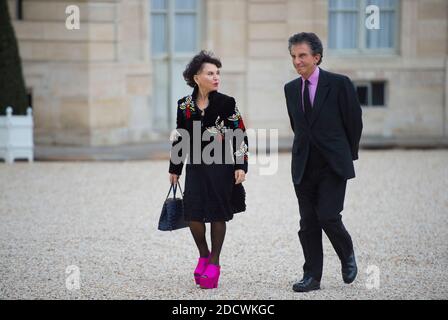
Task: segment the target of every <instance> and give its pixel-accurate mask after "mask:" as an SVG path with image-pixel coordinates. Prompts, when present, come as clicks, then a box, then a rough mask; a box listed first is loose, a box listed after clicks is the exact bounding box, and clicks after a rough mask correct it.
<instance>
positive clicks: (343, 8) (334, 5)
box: [328, 0, 399, 52]
mask: <svg viewBox="0 0 448 320" xmlns="http://www.w3.org/2000/svg"><path fill="white" fill-rule="evenodd" d="M370 5H375V6H377V7H378V9H379V18H380V19H379V29H368V28H367V27H366V25H365V22H366V19H367V18H368V17H369V15H371V12H368V13H366V8H367V7H368V6H370ZM398 5H399V0H329V6H328V7H329V14H328V16H329V24H328V27H329V30H328V31H329V32H328V35H329V39H328V40H329V41H328V45H329V49H336V50H338V51H347V52H368V51H375V52H377V51H383V52H394V51H395V48H396V45H397V41H398V40H397V37H398V36H397V34H398V32H397V31H398Z"/></svg>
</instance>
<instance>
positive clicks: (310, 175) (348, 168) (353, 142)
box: [285, 32, 362, 292]
mask: <svg viewBox="0 0 448 320" xmlns="http://www.w3.org/2000/svg"><path fill="white" fill-rule="evenodd" d="M289 52H290V54H291V58H292V62H293V65H294V67H295V69H296V70H297V73H298V74H299V75H300V76H301V77H299V78H297V79H295V80H293V81H291V82H289V83H287V84H286V85H285V96H286V104H287V108H288V115H289V119H290V121H291V127H292V130H293V131H294V143H293V146H292V164H291V169H292V180H293V183H294V189H295V192H296V195H297V199H298V201H299V211H300V231H299V239H300V243H301V245H302V249H303V254H304V258H305V264H304V265H303V271H304V274H303V279H302V280H301V281H299V282H297V283H295V284H294V286H293V290H294V291H296V292H307V291H311V290H317V289H320V280H321V277H322V266H323V250H322V230H323V231H324V232H325V234H326V235H327V236H328V238H329V239H330V242H331V244H332V245H333V248H334V249H335V251H336V253H337V255H338V257H339V259H340V260H341V266H342V268H341V269H342V278H343V280H344V282H345V283H351V282H353V281H354V280H355V277H356V275H357V266H356V261H355V254H354V251H353V243H352V239H351V237H350V235H349V233H348V232H347V230H346V229H345V227H344V225H343V223H342V217H341V214H340V212H341V211H342V210H343V207H344V197H345V188H346V185H347V179H351V178H354V177H355V170H354V166H353V160H356V159H358V147H359V140H360V138H361V131H362V118H361V107H360V105H359V102H358V99H357V96H356V92H355V90H354V87H353V84H352V82H351V81H350V79H349V78H348V77H346V76H343V75H339V74H335V73H330V72H327V71H325V70H323V69H320V68H319V67H318V65H319V64H320V63H321V62H322V56H323V48H322V43H321V41H320V39H319V38H318V37H317V35H315V34H314V33H305V32H303V33H299V34H295V35H293V36H292V37H291V38H290V39H289Z"/></svg>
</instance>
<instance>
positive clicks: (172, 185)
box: [165, 180, 184, 200]
mask: <svg viewBox="0 0 448 320" xmlns="http://www.w3.org/2000/svg"><path fill="white" fill-rule="evenodd" d="M177 186H179V190H180V194H181V195H182V198H183V197H184V193H183V191H182V188H181V187H180V183H179V180H177V184H171V187H170V190H168V194H167V195H166V199H168V197H169V196H170V193H171V190H172V189H173V187H174V190H173V193H174V199H175V198H176V190H177ZM166 199H165V200H166Z"/></svg>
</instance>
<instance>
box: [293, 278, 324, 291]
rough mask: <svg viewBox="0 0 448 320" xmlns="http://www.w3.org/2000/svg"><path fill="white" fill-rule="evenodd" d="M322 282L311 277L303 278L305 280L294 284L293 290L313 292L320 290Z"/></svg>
mask: <svg viewBox="0 0 448 320" xmlns="http://www.w3.org/2000/svg"><path fill="white" fill-rule="evenodd" d="M319 289H320V282H319V281H317V280H316V279H314V278H313V277H311V276H303V279H302V280H300V281H299V282H297V283H294V285H293V286H292V290H294V291H295V292H308V291H311V290H319Z"/></svg>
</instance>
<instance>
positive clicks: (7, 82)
mask: <svg viewBox="0 0 448 320" xmlns="http://www.w3.org/2000/svg"><path fill="white" fill-rule="evenodd" d="M7 106H11V107H12V108H13V114H15V115H24V114H26V109H27V107H28V106H27V96H26V89H25V81H24V79H23V74H22V63H21V61H20V56H19V49H18V45H17V39H16V36H15V33H14V29H13V27H12V24H11V17H10V16H9V11H8V4H7V0H0V115H5V114H6V107H7Z"/></svg>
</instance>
